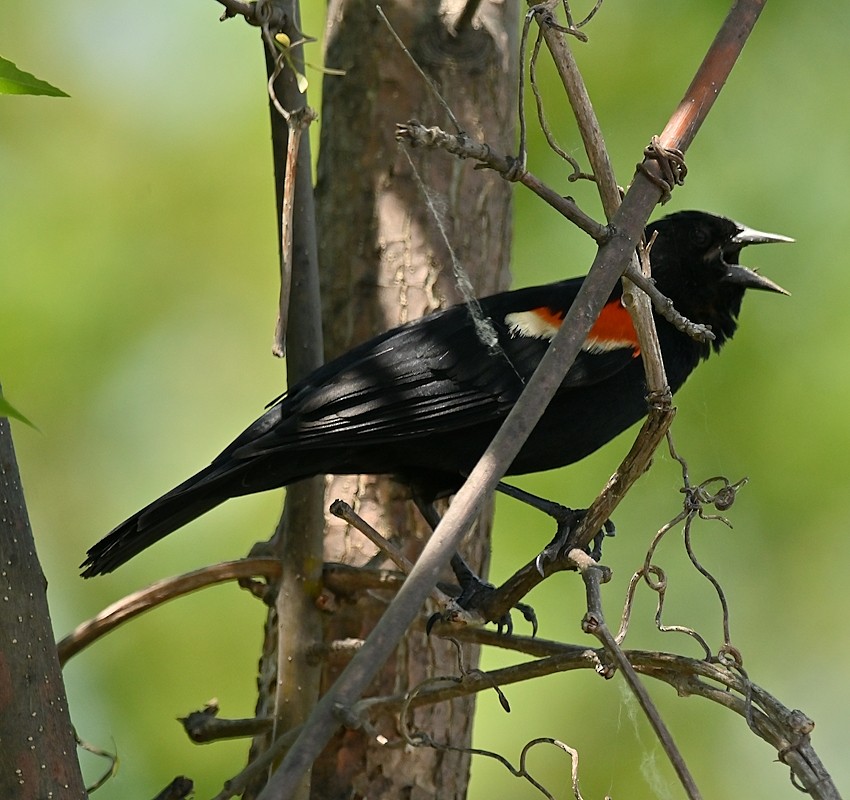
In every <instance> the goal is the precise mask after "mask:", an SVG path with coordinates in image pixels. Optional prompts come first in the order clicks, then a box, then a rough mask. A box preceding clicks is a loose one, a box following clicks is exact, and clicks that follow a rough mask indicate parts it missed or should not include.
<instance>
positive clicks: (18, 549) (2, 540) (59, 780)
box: [0, 417, 86, 800]
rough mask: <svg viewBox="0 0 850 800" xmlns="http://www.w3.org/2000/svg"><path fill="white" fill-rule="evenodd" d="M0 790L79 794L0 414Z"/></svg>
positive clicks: (38, 576)
mask: <svg viewBox="0 0 850 800" xmlns="http://www.w3.org/2000/svg"><path fill="white" fill-rule="evenodd" d="M0 509H2V512H0V563H2V566H1V567H0V586H2V594H3V602H2V603H0V633H2V637H0V797H4V798H5V797H8V798H12V797H14V798H20V800H29V798H32V800H38V798H45V797H55V798H57V800H70V799H71V798H83V797H85V796H86V791H85V787H84V786H83V777H82V773H81V772H80V765H79V762H78V761H77V745H76V741H75V737H74V728H73V726H72V725H71V718H70V714H69V711H68V701H67V699H66V697H65V684H64V683H63V681H62V672H61V670H60V669H59V659H58V657H57V655H56V646H55V643H54V639H53V631H52V629H51V624H50V611H49V610H48V608H47V594H46V590H47V581H46V580H45V579H44V573H43V572H42V571H41V565H40V564H39V562H38V557H37V556H36V552H35V542H34V541H33V537H32V530H31V529H30V522H29V516H28V514H27V508H26V503H25V501H24V493H23V489H22V488H21V476H20V474H19V473H18V463H17V460H16V459H15V449H14V447H13V446H12V432H11V430H10V427H9V420H8V419H6V418H5V417H0Z"/></svg>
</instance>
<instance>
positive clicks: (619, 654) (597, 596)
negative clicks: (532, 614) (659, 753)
mask: <svg viewBox="0 0 850 800" xmlns="http://www.w3.org/2000/svg"><path fill="white" fill-rule="evenodd" d="M574 559H575V560H576V562H577V563H581V562H583V561H585V559H586V555H585V553H584V552H583V551H581V550H579V551H576V553H575V554H574ZM581 577H582V578H583V579H584V583H585V586H586V588H587V614H586V615H585V617H584V620H583V621H582V629H583V630H584V631H585V632H586V633H591V634H593V635H594V636H595V637H596V638H597V639H599V641H600V642H601V643H602V645H603V646H604V647H605V650H606V651H607V652H608V654H609V655H610V656H611V658H613V660H614V663H615V664H616V665H617V668H618V669H619V671H620V672H622V674H623V676H624V677H625V679H626V682H627V683H628V684H629V688H630V689H631V690H632V693H633V694H634V695H635V697H636V698H637V701H638V703H639V704H640V706H641V708H642V709H643V711H644V714H646V717H647V719H648V720H649V723H650V725H652V727H653V729H654V730H655V734H656V736H658V739H659V741H660V742H661V746H662V747H663V748H664V752H666V753H667V757H668V758H669V759H670V763H671V764H672V765H673V769H674V770H675V772H676V774H677V775H678V776H679V780H680V781H681V783H682V786H683V787H684V789H685V791H686V792H687V795H688V797H689V798H691V800H700V797H701V794H700V791H699V789H698V788H697V785H696V782H695V781H694V778H693V776H692V775H691V772H690V770H689V769H688V765H687V763H686V762H685V759H684V758H683V757H682V754H681V753H680V752H679V748H678V747H677V746H676V743H675V742H674V741H673V737H672V736H671V735H670V731H669V729H668V728H667V726H666V725H665V724H664V720H663V719H662V718H661V714H659V713H658V709H657V708H656V707H655V704H654V703H653V702H652V698H650V696H649V693H648V692H647V691H646V688H645V687H644V685H643V684H642V683H641V682H640V680H639V678H638V676H637V673H636V672H635V671H634V669H633V667H632V665H631V663H630V662H629V660H628V658H627V657H626V654H625V653H624V652H623V651H622V650H621V649H620V645H619V644H617V641H616V639H615V638H614V636H613V635H612V634H611V631H610V630H608V625H607V624H606V623H605V616H604V614H603V612H602V595H601V592H600V585H601V583H602V582H603V580H606V579H607V577H605V573H604V571H603V570H602V569H600V567H599V566H598V565H596V564H590V565H587V566H584V567H583V568H582V569H581Z"/></svg>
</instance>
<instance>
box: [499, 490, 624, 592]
mask: <svg viewBox="0 0 850 800" xmlns="http://www.w3.org/2000/svg"><path fill="white" fill-rule="evenodd" d="M496 490H497V491H499V492H501V493H502V494H506V495H508V497H513V498H514V499H515V500H519V501H520V502H523V503H526V504H527V505H530V506H531V507H532V508H536V509H537V510H538V511H542V512H543V513H544V514H547V515H548V516H550V517H552V519H554V520H555V523H556V525H557V530H556V531H555V536H554V538H553V539H552V541H551V542H549V544H547V545H546V547H544V548H543V550H542V551H541V552H540V554H539V555H538V556H537V569H538V570H539V571H540V574H541V575H542V574H543V567H544V566H545V564H546V563H547V562H548V561H554V560H556V559H557V558H558V557H559V556H560V555H561V554H562V553H563V552H565V548H566V547H567V546H568V545H569V541H570V535H571V534H572V532H573V531H574V530H575V529H576V526H577V525H578V523H579V522H581V520H582V518H583V517H584V515H585V513H587V509H584V508H570V507H569V506H564V505H561V504H560V503H556V502H554V501H553V500H547V499H546V498H545V497H538V496H537V495H536V494H532V493H531V492H527V491H525V490H524V489H518V488H517V487H516V486H511V485H510V484H507V483H504V482H502V481H499V483H498V484H497V485H496ZM614 533H615V528H614V523H613V522H612V521H611V520H610V519H609V520H607V521H606V522H605V525H604V526H603V527H602V528H601V529H600V530H599V532H598V533H597V534H596V536H594V537H593V542H592V547H590V548H588V549H587V551H586V552H587V554H588V555H589V556H590V557H591V558H592V559H593V560H594V561H599V559H600V558H602V542H603V541H604V539H605V537H606V536H613V535H614Z"/></svg>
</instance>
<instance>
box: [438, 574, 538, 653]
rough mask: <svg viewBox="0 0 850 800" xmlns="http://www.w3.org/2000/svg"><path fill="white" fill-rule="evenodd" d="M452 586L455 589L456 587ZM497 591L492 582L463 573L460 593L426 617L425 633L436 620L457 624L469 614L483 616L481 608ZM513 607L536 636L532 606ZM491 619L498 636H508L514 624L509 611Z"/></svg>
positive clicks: (535, 617) (520, 604) (534, 614)
mask: <svg viewBox="0 0 850 800" xmlns="http://www.w3.org/2000/svg"><path fill="white" fill-rule="evenodd" d="M454 588H455V589H456V587H454ZM497 591H498V589H497V588H496V587H495V586H493V584H492V583H487V582H486V581H483V580H481V578H479V577H478V576H477V575H475V574H474V573H469V574H466V575H464V579H463V586H462V587H461V590H460V594H458V595H456V596H455V597H454V598H453V602H452V604H451V606H450V607H449V608H447V609H445V610H443V611H437V612H436V613H434V614H432V615H431V616H430V617H429V618H428V621H427V622H426V623H425V633H426V634H428V635H430V633H431V631H432V630H433V628H434V626H435V625H436V624H437V623H438V622H444V623H448V624H455V625H457V624H462V623H467V622H468V621H469V616H468V615H469V614H473V615H474V614H477V615H479V618H480V617H481V616H484V615H483V614H482V613H481V609H485V608H487V605H488V601H489V598H490V597H491V596H492V595H493V593H494V592H497ZM513 608H515V609H516V610H517V611H519V613H520V614H522V616H523V618H524V619H525V620H526V621H527V622H528V623H529V624H530V625H531V635H532V637H534V636H537V628H538V625H537V614H536V613H535V611H534V608H533V607H532V606H530V605H528V603H516V604H515V605H514V606H513ZM492 621H493V622H494V623H495V624H496V630H497V632H498V634H499V635H500V636H501V635H503V634H506V635H507V636H510V635H511V634H512V633H513V630H514V625H513V620H512V619H511V613H510V611H508V612H506V613H504V614H502V615H501V616H500V617H498V618H496V619H493V620H492Z"/></svg>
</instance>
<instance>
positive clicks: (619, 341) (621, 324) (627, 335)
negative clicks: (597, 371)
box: [583, 298, 640, 357]
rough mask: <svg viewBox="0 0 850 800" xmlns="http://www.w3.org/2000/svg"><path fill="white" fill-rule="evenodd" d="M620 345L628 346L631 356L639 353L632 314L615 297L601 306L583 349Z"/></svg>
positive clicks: (594, 349)
mask: <svg viewBox="0 0 850 800" xmlns="http://www.w3.org/2000/svg"><path fill="white" fill-rule="evenodd" d="M621 347H630V348H631V349H632V350H633V351H634V352H633V354H632V355H633V357H636V356H638V355H640V342H639V341H638V337H637V332H636V331H635V326H634V324H633V323H632V316H631V314H629V312H628V310H627V309H626V307H625V306H624V305H623V303H622V301H621V300H620V298H617V299H616V300H610V301H609V302H607V303H606V304H605V305H604V306H602V311H600V312H599V316H598V317H597V319H596V322H594V323H593V327H592V328H591V329H590V333H588V334H587V339H586V340H585V342H584V348H583V349H585V350H587V351H588V352H591V353H592V352H594V351H595V352H600V351H607V350H616V349H618V348H621Z"/></svg>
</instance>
